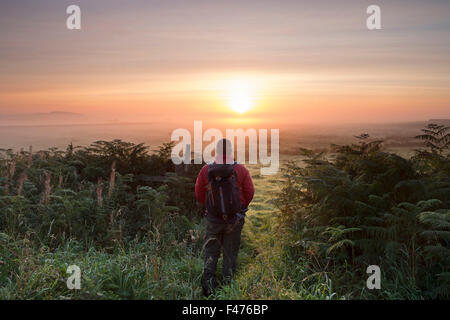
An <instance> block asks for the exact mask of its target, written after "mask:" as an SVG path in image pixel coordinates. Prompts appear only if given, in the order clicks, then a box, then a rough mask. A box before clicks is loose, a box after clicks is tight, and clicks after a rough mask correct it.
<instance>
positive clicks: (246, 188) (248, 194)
mask: <svg viewBox="0 0 450 320" xmlns="http://www.w3.org/2000/svg"><path fill="white" fill-rule="evenodd" d="M234 171H235V173H236V176H237V181H238V186H239V190H240V192H241V202H242V205H243V206H244V207H247V206H248V205H249V204H250V202H251V201H252V199H253V195H254V193H255V187H254V186H253V181H252V177H251V176H250V173H249V172H248V170H247V168H246V167H244V166H243V165H242V164H237V165H235V167H234ZM207 187H208V166H207V165H205V166H204V167H203V168H202V169H201V170H200V172H199V174H198V176H197V181H196V182H195V196H196V197H197V200H198V202H200V203H202V204H205V199H206V190H207Z"/></svg>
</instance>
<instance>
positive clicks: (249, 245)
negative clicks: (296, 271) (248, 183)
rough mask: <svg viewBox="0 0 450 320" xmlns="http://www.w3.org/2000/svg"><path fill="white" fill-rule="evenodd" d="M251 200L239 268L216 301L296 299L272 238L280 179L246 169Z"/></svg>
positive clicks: (255, 170) (275, 241) (243, 233)
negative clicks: (250, 175)
mask: <svg viewBox="0 0 450 320" xmlns="http://www.w3.org/2000/svg"><path fill="white" fill-rule="evenodd" d="M250 172H251V174H252V177H253V183H254V184H255V196H254V198H253V201H252V203H251V204H250V207H249V209H250V210H249V211H248V213H247V218H246V222H245V225H244V229H243V232H242V242H241V250H240V252H239V266H238V272H237V274H236V277H235V281H233V283H232V284H231V285H230V286H227V287H223V288H222V290H221V291H220V292H218V294H217V296H216V298H224V299H296V298H300V297H299V296H298V294H297V292H296V291H295V290H293V286H294V284H293V283H291V282H290V280H289V278H288V276H287V274H286V272H285V271H286V266H285V265H284V264H283V261H282V259H281V254H280V253H281V243H280V241H278V239H277V236H276V234H275V215H276V209H275V207H274V205H273V203H272V200H273V199H274V198H275V197H276V193H277V192H278V190H279V188H280V185H281V184H280V179H281V177H280V175H274V176H261V175H260V174H259V169H257V168H250Z"/></svg>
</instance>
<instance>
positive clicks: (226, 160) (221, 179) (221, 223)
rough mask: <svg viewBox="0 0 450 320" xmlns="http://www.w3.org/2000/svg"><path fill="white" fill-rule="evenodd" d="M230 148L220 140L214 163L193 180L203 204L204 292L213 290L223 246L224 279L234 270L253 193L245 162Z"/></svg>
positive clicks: (228, 277)
mask: <svg viewBox="0 0 450 320" xmlns="http://www.w3.org/2000/svg"><path fill="white" fill-rule="evenodd" d="M231 149H232V146H231V142H230V141H229V140H227V139H221V140H219V141H218V143H217V146H216V159H215V162H214V163H212V164H208V165H205V166H204V167H203V168H202V169H201V170H200V173H199V174H198V177H197V181H196V183H195V195H196V197H197V200H198V201H199V202H201V203H203V204H204V205H205V207H206V241H205V245H204V253H205V262H204V273H203V281H202V286H203V292H204V294H205V295H210V294H211V293H213V292H214V290H215V287H216V268H217V261H218V260H219V256H220V252H221V249H222V248H223V266H222V273H223V277H224V280H225V282H229V281H230V280H231V277H232V275H233V274H234V273H235V271H236V266H237V256H238V252H239V245H240V242H241V231H242V227H243V225H244V221H245V212H246V211H247V210H248V208H247V207H248V205H249V204H250V202H251V201H252V199H253V194H254V192H255V189H254V186H253V181H252V178H251V176H250V173H249V172H248V170H247V168H245V166H244V165H242V164H237V163H236V162H235V161H234V158H233V155H232V150H231Z"/></svg>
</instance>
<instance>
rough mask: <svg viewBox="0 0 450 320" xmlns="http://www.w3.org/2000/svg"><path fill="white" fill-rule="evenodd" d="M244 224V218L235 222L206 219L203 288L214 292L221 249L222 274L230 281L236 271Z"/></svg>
mask: <svg viewBox="0 0 450 320" xmlns="http://www.w3.org/2000/svg"><path fill="white" fill-rule="evenodd" d="M243 225H244V219H236V222H235V223H233V224H224V223H214V222H211V221H208V220H207V221H206V241H205V245H204V253H205V264H204V273H203V289H204V290H205V291H206V292H212V291H214V289H215V287H216V269H217V261H218V260H219V256H220V252H221V249H223V265H222V270H223V271H222V274H223V277H224V279H225V281H229V280H230V279H231V277H232V275H233V274H234V273H235V272H236V267H237V256H238V253H239V245H240V242H241V231H242V227H243Z"/></svg>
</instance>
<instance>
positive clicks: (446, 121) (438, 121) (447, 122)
mask: <svg viewBox="0 0 450 320" xmlns="http://www.w3.org/2000/svg"><path fill="white" fill-rule="evenodd" d="M428 122H429V123H435V124H443V125H446V126H450V119H430V120H429V121H428Z"/></svg>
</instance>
